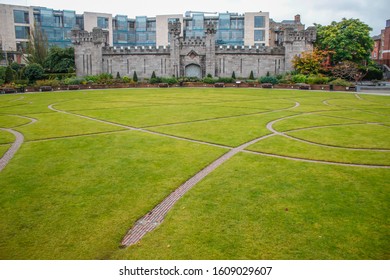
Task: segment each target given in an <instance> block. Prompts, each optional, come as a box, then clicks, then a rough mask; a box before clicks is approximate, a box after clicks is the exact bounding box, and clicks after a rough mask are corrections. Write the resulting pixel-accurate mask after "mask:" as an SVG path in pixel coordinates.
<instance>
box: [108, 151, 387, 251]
mask: <svg viewBox="0 0 390 280" xmlns="http://www.w3.org/2000/svg"><path fill="white" fill-rule="evenodd" d="M388 176H389V173H388V171H387V170H379V169H361V168H351V167H338V166H326V165H318V164H311V163H299V162H293V161H289V160H284V159H271V158H267V157H262V156H257V155H243V154H240V155H238V156H236V157H234V158H233V159H232V160H230V161H229V162H227V163H226V164H224V165H223V166H222V167H221V168H219V169H218V170H216V171H215V172H213V173H212V174H210V176H209V177H207V178H206V179H205V180H204V181H202V182H201V183H200V184H199V185H198V186H197V187H196V188H194V189H192V190H191V191H190V193H188V194H187V195H186V196H185V197H184V198H183V199H182V200H180V201H179V203H178V204H177V205H176V206H175V207H174V210H173V211H172V212H171V213H169V215H168V217H167V219H166V221H165V222H164V223H163V224H162V225H161V226H160V227H159V228H158V229H157V230H155V232H153V233H151V234H148V235H147V236H146V237H145V238H144V239H143V240H142V241H141V242H140V243H139V244H137V245H135V246H132V247H129V248H128V249H126V250H123V251H120V252H118V253H117V254H116V255H115V257H116V258H119V259H122V258H128V259H145V258H146V259H388V257H389V250H388V249H389V241H388V238H387V236H388V225H389V222H390V220H389V216H388V214H387V213H388V210H389V204H388V202H389V199H390V196H389V184H388ZM243 178H245V179H243ZM367 186H370V187H369V188H368V187H367ZM210 197H212V198H213V199H210Z"/></svg>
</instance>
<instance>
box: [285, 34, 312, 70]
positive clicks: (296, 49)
mask: <svg viewBox="0 0 390 280" xmlns="http://www.w3.org/2000/svg"><path fill="white" fill-rule="evenodd" d="M316 34H317V33H316V28H315V27H308V28H307V29H306V30H302V31H295V30H294V29H288V28H286V29H285V30H284V34H283V43H282V45H283V46H284V47H285V71H286V72H287V71H292V70H294V68H293V65H292V60H293V59H294V57H295V56H297V55H300V54H301V53H302V52H307V51H313V43H314V42H315V40H316Z"/></svg>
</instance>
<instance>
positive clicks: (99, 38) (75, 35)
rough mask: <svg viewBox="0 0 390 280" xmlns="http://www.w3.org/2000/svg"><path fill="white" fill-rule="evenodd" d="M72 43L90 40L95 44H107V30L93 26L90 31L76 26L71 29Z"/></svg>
mask: <svg viewBox="0 0 390 280" xmlns="http://www.w3.org/2000/svg"><path fill="white" fill-rule="evenodd" d="M71 34H72V43H73V44H74V45H80V44H82V43H86V42H92V43H94V44H96V45H99V44H107V42H108V40H107V39H108V35H109V34H108V31H106V30H103V29H101V28H98V27H95V28H94V29H93V30H92V32H88V31H85V30H80V28H78V27H77V26H76V27H75V28H73V29H72V30H71Z"/></svg>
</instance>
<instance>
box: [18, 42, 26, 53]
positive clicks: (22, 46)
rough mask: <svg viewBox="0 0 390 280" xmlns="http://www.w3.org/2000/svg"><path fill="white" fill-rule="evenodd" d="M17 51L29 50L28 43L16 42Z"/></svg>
mask: <svg viewBox="0 0 390 280" xmlns="http://www.w3.org/2000/svg"><path fill="white" fill-rule="evenodd" d="M16 49H17V50H18V51H22V52H25V51H27V49H28V42H16Z"/></svg>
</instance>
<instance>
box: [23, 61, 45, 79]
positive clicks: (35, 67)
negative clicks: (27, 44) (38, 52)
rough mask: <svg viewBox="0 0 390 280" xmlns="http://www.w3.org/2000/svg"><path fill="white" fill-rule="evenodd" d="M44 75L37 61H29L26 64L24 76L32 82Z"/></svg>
mask: <svg viewBox="0 0 390 280" xmlns="http://www.w3.org/2000/svg"><path fill="white" fill-rule="evenodd" d="M43 75H44V70H43V67H42V66H41V65H39V64H38V63H31V64H29V65H27V66H26V69H25V70H24V76H25V77H26V78H27V79H28V80H29V81H30V82H31V83H32V82H35V81H36V80H39V79H42V78H43Z"/></svg>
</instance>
